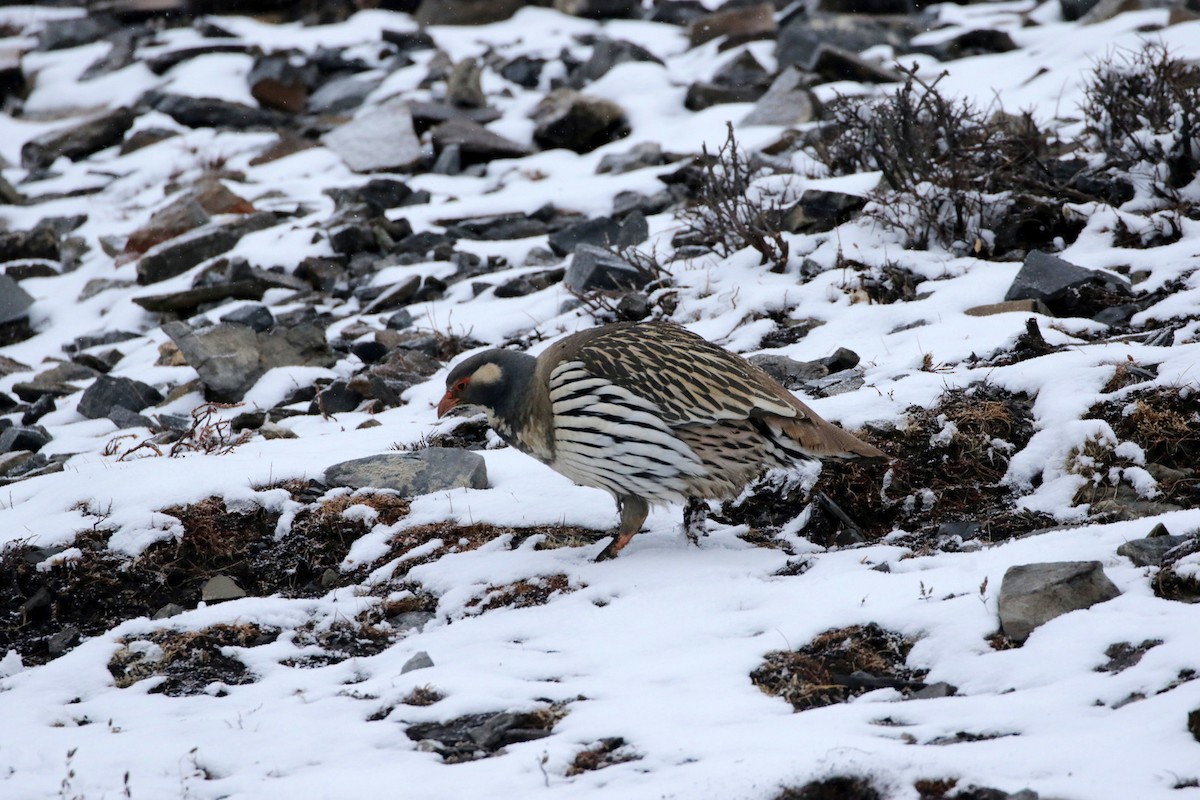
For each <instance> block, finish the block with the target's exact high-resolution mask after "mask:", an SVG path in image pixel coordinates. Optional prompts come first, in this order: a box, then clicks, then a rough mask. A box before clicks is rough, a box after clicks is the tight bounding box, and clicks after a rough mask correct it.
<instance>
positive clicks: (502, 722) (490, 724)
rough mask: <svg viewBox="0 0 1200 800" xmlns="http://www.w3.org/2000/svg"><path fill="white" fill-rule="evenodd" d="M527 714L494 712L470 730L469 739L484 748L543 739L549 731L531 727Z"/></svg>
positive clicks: (493, 748) (496, 747) (489, 748)
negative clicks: (494, 713)
mask: <svg viewBox="0 0 1200 800" xmlns="http://www.w3.org/2000/svg"><path fill="white" fill-rule="evenodd" d="M528 717H529V715H528V714H509V713H503V714H496V715H494V716H492V717H489V718H488V720H487V721H486V722H484V723H483V724H482V725H479V726H477V727H475V728H472V729H471V731H470V736H471V739H473V740H474V741H475V743H476V744H477V745H479V746H480V747H482V748H483V749H485V750H497V749H499V748H501V747H504V746H505V745H509V744H516V743H518V742H529V741H533V740H534V739H543V738H545V737H547V736H549V735H550V731H548V730H545V729H542V728H531V727H527V725H528V721H529V720H528Z"/></svg>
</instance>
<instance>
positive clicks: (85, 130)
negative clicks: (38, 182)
mask: <svg viewBox="0 0 1200 800" xmlns="http://www.w3.org/2000/svg"><path fill="white" fill-rule="evenodd" d="M133 120H134V113H133V111H132V110H131V109H128V108H118V109H115V110H113V111H109V112H108V113H106V114H102V115H100V116H98V117H96V118H94V119H91V120H88V121H87V122H85V123H83V124H82V125H76V126H74V127H72V128H67V129H66V130H61V131H53V132H51V133H47V134H43V135H42V136H38V137H37V138H35V139H32V140H31V141H28V142H26V143H25V145H24V146H23V147H22V148H21V166H23V167H25V168H26V169H38V168H41V167H48V166H50V165H51V164H53V163H54V160H55V159H57V158H58V157H59V156H66V157H67V158H69V159H71V160H72V161H78V160H79V159H81V158H86V157H87V156H90V155H91V154H92V153H97V152H99V151H101V150H103V149H105V148H106V147H114V146H116V145H119V144H120V143H121V140H122V139H123V138H124V136H125V131H127V130H129V129H130V128H131V127H132V126H133Z"/></svg>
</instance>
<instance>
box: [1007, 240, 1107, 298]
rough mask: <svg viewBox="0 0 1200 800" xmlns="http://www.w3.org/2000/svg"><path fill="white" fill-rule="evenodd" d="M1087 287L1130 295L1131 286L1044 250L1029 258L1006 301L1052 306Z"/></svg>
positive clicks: (1009, 290)
mask: <svg viewBox="0 0 1200 800" xmlns="http://www.w3.org/2000/svg"><path fill="white" fill-rule="evenodd" d="M1086 284H1097V285H1102V286H1104V287H1105V288H1108V289H1110V290H1112V291H1116V292H1120V293H1123V294H1128V293H1129V286H1128V283H1127V282H1125V281H1124V279H1122V278H1119V277H1118V276H1116V275H1110V274H1108V273H1104V272H1098V271H1096V270H1091V269H1085V268H1084V267H1080V266H1077V265H1075V264H1072V263H1071V262H1069V261H1064V260H1063V259H1061V258H1058V257H1056V256H1052V255H1050V254H1048V253H1043V252H1042V251H1041V250H1031V251H1030V252H1029V255H1027V256H1026V257H1025V263H1024V264H1022V265H1021V270H1020V272H1018V273H1017V277H1015V278H1013V282H1012V285H1011V286H1009V287H1008V292H1006V293H1005V295H1004V299H1005V300H1041V301H1042V302H1043V303H1047V304H1050V303H1053V302H1054V301H1056V300H1058V299H1060V298H1062V297H1063V296H1064V295H1065V294H1066V293H1067V292H1068V291H1070V290H1071V289H1076V288H1079V287H1081V286H1084V285H1086Z"/></svg>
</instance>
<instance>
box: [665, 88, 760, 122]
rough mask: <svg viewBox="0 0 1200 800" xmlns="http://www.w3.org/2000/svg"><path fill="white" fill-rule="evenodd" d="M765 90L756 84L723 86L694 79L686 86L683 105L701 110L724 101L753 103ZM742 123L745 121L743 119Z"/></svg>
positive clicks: (690, 109) (690, 108)
mask: <svg viewBox="0 0 1200 800" xmlns="http://www.w3.org/2000/svg"><path fill="white" fill-rule="evenodd" d="M765 91H766V90H765V89H762V88H760V87H758V86H724V85H722V84H719V83H711V82H709V81H696V82H694V83H693V84H691V85H690V86H688V91H687V96H686V97H684V100H683V106H684V108H686V109H687V110H688V111H703V110H704V109H706V108H711V107H713V106H719V105H724V104H726V103H753V102H754V101H756V100H758V99H759V98H760V97H762V96H763V94H764V93H765ZM742 124H747V123H746V121H745V120H743V121H742ZM751 124H757V123H751Z"/></svg>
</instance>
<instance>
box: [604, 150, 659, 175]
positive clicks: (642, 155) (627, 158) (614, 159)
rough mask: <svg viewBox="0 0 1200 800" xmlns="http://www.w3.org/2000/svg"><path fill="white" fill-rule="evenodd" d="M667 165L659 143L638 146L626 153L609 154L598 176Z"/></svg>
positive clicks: (605, 157)
mask: <svg viewBox="0 0 1200 800" xmlns="http://www.w3.org/2000/svg"><path fill="white" fill-rule="evenodd" d="M665 163H667V157H666V156H665V155H663V151H662V147H661V146H660V145H659V144H658V143H657V142H642V143H641V144H636V145H634V146H633V147H631V148H630V149H629V150H627V151H625V152H624V153H609V154H608V155H606V156H604V157H603V158H601V159H600V163H599V164H598V165H597V166H596V174H597V175H604V174H613V175H620V174H623V173H626V172H633V171H634V170H637V169H642V168H644V167H657V166H660V165H662V164H665Z"/></svg>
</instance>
